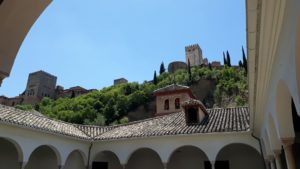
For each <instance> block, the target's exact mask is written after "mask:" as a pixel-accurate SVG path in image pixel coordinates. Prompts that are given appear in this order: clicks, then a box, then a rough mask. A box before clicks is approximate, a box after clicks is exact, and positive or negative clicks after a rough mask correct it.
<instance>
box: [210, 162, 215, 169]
mask: <svg viewBox="0 0 300 169" xmlns="http://www.w3.org/2000/svg"><path fill="white" fill-rule="evenodd" d="M210 164H211V169H215V161H211V162H210Z"/></svg>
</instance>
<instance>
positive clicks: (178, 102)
mask: <svg viewBox="0 0 300 169" xmlns="http://www.w3.org/2000/svg"><path fill="white" fill-rule="evenodd" d="M175 109H180V99H179V98H176V99H175Z"/></svg>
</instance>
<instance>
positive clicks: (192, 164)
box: [167, 145, 209, 169]
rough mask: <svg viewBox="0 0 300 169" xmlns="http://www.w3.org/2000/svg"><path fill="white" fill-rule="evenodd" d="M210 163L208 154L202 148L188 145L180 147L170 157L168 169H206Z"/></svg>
mask: <svg viewBox="0 0 300 169" xmlns="http://www.w3.org/2000/svg"><path fill="white" fill-rule="evenodd" d="M205 161H209V160H208V157H207V155H206V153H205V152H204V151H202V150H201V149H200V148H198V147H195V146H191V145H186V146H182V147H179V148H177V149H175V150H174V151H173V153H172V154H171V155H170V157H169V160H168V163H167V169H185V168H189V169H204V168H205Z"/></svg>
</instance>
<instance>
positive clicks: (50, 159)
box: [25, 145, 61, 169]
mask: <svg viewBox="0 0 300 169" xmlns="http://www.w3.org/2000/svg"><path fill="white" fill-rule="evenodd" d="M59 166H61V156H60V154H59V152H58V150H57V149H56V148H55V147H53V146H51V145H41V146H39V147H37V148H36V149H35V150H34V151H33V152H32V153H31V155H30V157H29V160H28V163H27V164H26V166H25V169H40V168H43V169H58V168H59Z"/></svg>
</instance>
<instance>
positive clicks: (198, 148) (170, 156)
mask: <svg viewBox="0 0 300 169" xmlns="http://www.w3.org/2000/svg"><path fill="white" fill-rule="evenodd" d="M184 147H193V148H196V149H197V150H198V151H201V152H202V153H203V154H204V155H205V157H206V158H207V159H209V158H208V155H207V154H206V153H205V151H204V150H202V149H201V148H200V147H198V146H195V145H181V146H179V147H177V148H175V149H174V150H173V151H172V153H171V154H170V155H169V157H168V161H167V162H168V163H169V162H170V159H171V158H172V155H173V154H174V153H175V152H176V151H177V150H179V149H181V148H184Z"/></svg>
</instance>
